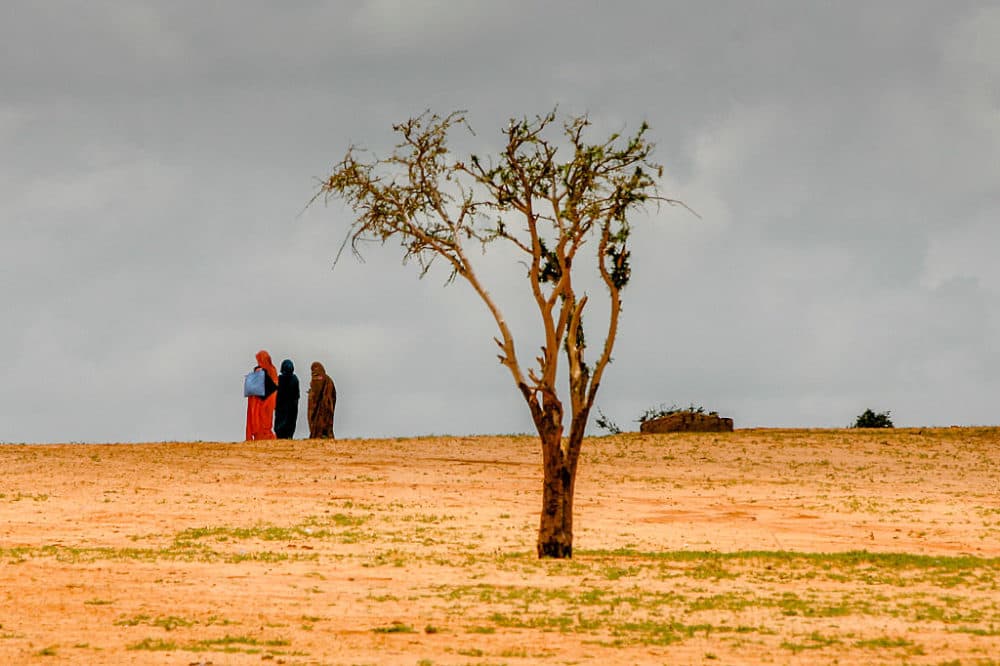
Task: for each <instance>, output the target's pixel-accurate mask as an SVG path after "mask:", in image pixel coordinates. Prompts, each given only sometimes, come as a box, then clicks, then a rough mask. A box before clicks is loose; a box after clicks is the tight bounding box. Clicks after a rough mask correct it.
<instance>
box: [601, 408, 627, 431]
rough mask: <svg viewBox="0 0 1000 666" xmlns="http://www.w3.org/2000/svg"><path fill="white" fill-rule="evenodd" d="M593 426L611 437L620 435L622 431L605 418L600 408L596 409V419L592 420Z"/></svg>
mask: <svg viewBox="0 0 1000 666" xmlns="http://www.w3.org/2000/svg"><path fill="white" fill-rule="evenodd" d="M594 425H596V426H597V427H598V428H600V429H601V430H607V431H608V432H609V433H610V434H612V435H620V434H622V429H621V428H619V427H618V424H617V423H615V422H614V421H612V420H611V419H610V418H609V417H607V416H606V415H605V414H604V412H602V411H601V408H600V407H598V408H597V418H596V419H594Z"/></svg>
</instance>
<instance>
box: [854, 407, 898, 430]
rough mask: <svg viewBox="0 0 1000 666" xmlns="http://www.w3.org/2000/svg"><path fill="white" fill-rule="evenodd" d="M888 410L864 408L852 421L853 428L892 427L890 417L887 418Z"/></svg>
mask: <svg viewBox="0 0 1000 666" xmlns="http://www.w3.org/2000/svg"><path fill="white" fill-rule="evenodd" d="M889 414H890V412H889V411H884V412H878V413H877V414H876V413H875V412H873V411H872V410H870V409H866V410H865V411H863V412H862V413H861V414H859V415H858V418H857V419H856V420H855V421H854V425H853V426H852V427H854V428H894V427H895V426H893V425H892V419H890V418H889Z"/></svg>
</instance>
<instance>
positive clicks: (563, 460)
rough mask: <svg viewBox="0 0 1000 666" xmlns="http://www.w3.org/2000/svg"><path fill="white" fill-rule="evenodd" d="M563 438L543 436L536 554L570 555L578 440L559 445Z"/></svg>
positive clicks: (578, 448)
mask: <svg viewBox="0 0 1000 666" xmlns="http://www.w3.org/2000/svg"><path fill="white" fill-rule="evenodd" d="M561 439H562V438H561V437H558V438H555V439H553V438H552V437H551V434H550V436H549V438H548V441H546V438H545V437H544V436H543V438H542V459H543V466H542V468H543V473H544V480H543V483H542V515H541V520H540V524H539V526H538V557H555V558H564V557H572V556H573V490H574V487H575V485H576V463H577V460H578V459H579V450H580V442H574V441H572V440H574V439H577V438H576V437H571V438H570V441H569V442H566V443H567V444H568V447H567V448H566V449H565V450H564V449H563V447H562V444H563V442H561V441H560V440H561Z"/></svg>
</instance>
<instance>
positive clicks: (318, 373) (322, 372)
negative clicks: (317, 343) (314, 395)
mask: <svg viewBox="0 0 1000 666" xmlns="http://www.w3.org/2000/svg"><path fill="white" fill-rule="evenodd" d="M309 368H310V370H311V371H312V381H311V382H309V388H310V389H312V390H315V391H319V390H320V387H321V386H323V378H324V377H326V368H324V367H323V364H322V363H320V362H319V361H313V364H312V365H311V366H310V367H309Z"/></svg>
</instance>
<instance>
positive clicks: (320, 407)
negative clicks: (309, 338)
mask: <svg viewBox="0 0 1000 666" xmlns="http://www.w3.org/2000/svg"><path fill="white" fill-rule="evenodd" d="M311 369H312V381H311V382H310V383H309V438H310V439H321V438H325V439H333V411H334V409H335V408H336V407H337V387H336V386H334V384H333V380H332V379H331V378H330V376H329V375H328V374H326V369H325V368H324V367H323V364H322V363H319V362H318V361H317V362H315V363H313V364H312V368H311Z"/></svg>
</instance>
